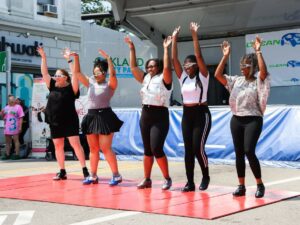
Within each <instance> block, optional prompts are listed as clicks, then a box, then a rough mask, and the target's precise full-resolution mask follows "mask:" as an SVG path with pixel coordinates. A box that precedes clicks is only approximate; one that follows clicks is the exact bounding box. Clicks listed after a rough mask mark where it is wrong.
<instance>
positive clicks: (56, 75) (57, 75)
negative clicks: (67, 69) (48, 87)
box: [53, 74, 65, 77]
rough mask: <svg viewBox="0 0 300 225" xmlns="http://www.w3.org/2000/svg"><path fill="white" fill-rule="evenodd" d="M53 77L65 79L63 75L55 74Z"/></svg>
mask: <svg viewBox="0 0 300 225" xmlns="http://www.w3.org/2000/svg"><path fill="white" fill-rule="evenodd" d="M53 77H65V75H63V74H54V75H53Z"/></svg>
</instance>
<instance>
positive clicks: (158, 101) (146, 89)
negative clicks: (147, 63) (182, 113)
mask: <svg viewBox="0 0 300 225" xmlns="http://www.w3.org/2000/svg"><path fill="white" fill-rule="evenodd" d="M171 92H172V87H171V89H170V90H168V89H167V88H166V87H165V84H164V81H163V74H157V75H155V76H153V77H152V78H151V75H150V74H149V73H148V74H146V75H145V77H144V80H143V83H142V88H141V91H140V94H141V97H142V104H143V105H155V106H164V107H168V106H169V105H170V97H171Z"/></svg>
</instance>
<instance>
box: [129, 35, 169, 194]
mask: <svg viewBox="0 0 300 225" xmlns="http://www.w3.org/2000/svg"><path fill="white" fill-rule="evenodd" d="M125 42H126V43H127V44H128V47H129V49H130V69H131V72H132V74H133V76H134V78H135V79H136V80H137V81H138V82H139V83H141V84H142V88H141V91H140V94H141V98H142V104H143V108H142V115H141V119H140V128H141V134H142V140H143V145H144V180H143V181H141V183H139V184H138V186H137V188H138V189H143V188H151V187H152V181H151V170H152V166H153V162H154V158H155V159H156V161H157V164H158V166H159V167H160V169H161V171H162V174H163V176H164V178H165V182H164V184H163V186H162V190H167V189H169V188H170V187H171V185H172V180H171V178H170V176H169V168H168V160H167V157H166V155H165V153H164V151H163V146H164V142H165V140H166V137H167V134H168V131H169V111H168V106H169V102H170V95H171V91H172V72H171V66H170V62H169V54H168V47H169V45H170V44H171V37H168V38H167V39H166V40H165V41H164V44H163V46H164V63H163V65H162V62H161V61H160V60H159V59H149V60H148V61H147V62H146V71H147V72H146V73H145V72H144V71H143V70H142V69H140V68H139V67H138V66H137V63H136V53H135V47H134V44H133V42H132V41H131V39H130V38H129V36H127V37H125Z"/></svg>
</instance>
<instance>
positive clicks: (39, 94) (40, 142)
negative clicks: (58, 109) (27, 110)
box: [31, 79, 50, 154]
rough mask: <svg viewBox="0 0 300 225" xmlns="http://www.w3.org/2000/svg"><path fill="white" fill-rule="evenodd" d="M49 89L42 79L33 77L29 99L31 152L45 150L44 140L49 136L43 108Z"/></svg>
mask: <svg viewBox="0 0 300 225" xmlns="http://www.w3.org/2000/svg"><path fill="white" fill-rule="evenodd" d="M48 95H49V90H48V88H47V86H46V84H45V82H44V81H43V80H42V79H34V83H33V89H32V101H31V109H32V113H31V139H32V153H33V154H34V153H37V152H45V151H46V140H47V138H48V137H49V136H50V130H49V126H48V124H47V123H46V122H45V108H46V105H47V96H48Z"/></svg>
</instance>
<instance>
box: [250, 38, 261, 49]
mask: <svg viewBox="0 0 300 225" xmlns="http://www.w3.org/2000/svg"><path fill="white" fill-rule="evenodd" d="M261 43H262V38H260V37H259V36H256V38H255V41H252V47H253V49H254V51H256V52H257V51H260V47H261Z"/></svg>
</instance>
